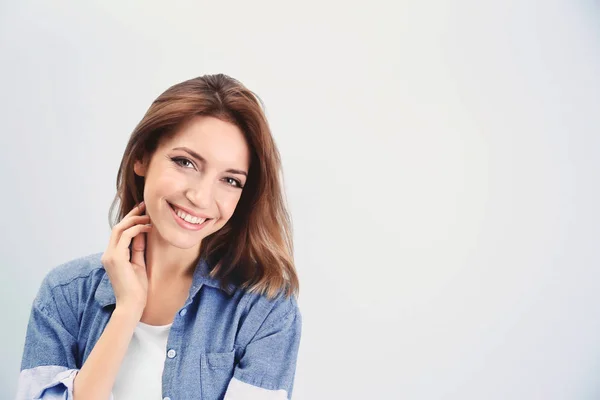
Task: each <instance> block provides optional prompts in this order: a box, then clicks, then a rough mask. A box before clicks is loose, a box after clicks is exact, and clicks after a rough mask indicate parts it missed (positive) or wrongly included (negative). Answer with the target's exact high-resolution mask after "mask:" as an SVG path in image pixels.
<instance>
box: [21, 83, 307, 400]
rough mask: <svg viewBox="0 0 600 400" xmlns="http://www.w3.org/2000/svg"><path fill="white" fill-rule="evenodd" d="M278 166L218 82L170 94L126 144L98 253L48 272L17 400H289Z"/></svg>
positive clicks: (294, 336) (290, 281) (246, 107)
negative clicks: (108, 229) (110, 219)
mask: <svg viewBox="0 0 600 400" xmlns="http://www.w3.org/2000/svg"><path fill="white" fill-rule="evenodd" d="M282 195H283V193H282V184H281V181H280V158H279V153H278V150H277V148H276V146H275V143H274V141H273V138H272V136H271V132H270V129H269V126H268V123H267V120H266V118H265V115H264V112H263V110H262V108H261V105H260V103H259V100H258V97H257V96H256V95H255V94H254V93H253V92H251V91H250V90H248V89H247V88H245V87H244V86H243V85H242V84H241V83H240V82H238V81H236V80H234V79H232V78H230V77H228V76H226V75H222V74H219V75H206V76H202V77H200V78H196V79H191V80H188V81H185V82H182V83H180V84H177V85H175V86H173V87H171V88H169V89H168V90H167V91H166V92H164V93H163V94H162V95H160V96H159V97H158V98H157V99H156V100H155V101H154V102H153V103H152V105H151V106H150V108H149V110H148V111H147V113H146V115H145V116H144V118H143V119H142V120H141V122H140V123H139V124H138V126H137V127H136V128H135V130H134V132H133V133H132V135H131V138H130V139H129V143H128V144H127V148H126V149H125V153H124V155H123V159H122V161H121V166H120V168H119V171H118V178H117V195H116V197H115V201H114V202H113V206H112V207H111V215H112V211H114V207H115V206H117V205H118V206H119V207H118V214H117V215H118V217H117V221H115V222H118V223H116V224H115V225H114V226H113V228H112V233H111V236H110V239H109V243H108V247H107V249H106V251H104V252H103V253H98V254H93V255H89V256H86V257H81V258H78V259H75V260H72V261H70V262H67V263H65V264H63V265H61V266H58V267H56V268H54V269H53V270H52V271H50V272H49V273H48V275H47V276H46V277H45V279H44V281H43V283H42V285H41V288H40V290H39V293H38V295H37V297H36V298H35V300H34V302H33V306H32V311H31V317H30V320H29V325H28V328H27V337H26V340H25V348H24V354H23V361H22V365H21V373H20V377H19V384H18V393H17V398H18V399H38V398H39V399H75V400H81V399H102V400H106V399H110V398H113V399H115V400H130V399H144V400H147V399H161V398H162V399H163V400H189V399H202V400H210V399H223V398H224V399H231V400H244V399H257V400H258V399H264V400H270V399H273V400H275V399H278V400H279V399H288V398H290V397H291V395H292V388H293V383H294V374H295V369H296V358H297V354H298V348H299V345H300V334H301V325H302V322H301V321H302V320H301V314H300V311H299V309H298V305H297V302H296V299H297V295H298V288H299V285H298V277H297V275H296V272H295V268H294V262H293V257H292V252H293V248H292V241H291V227H290V219H289V215H288V213H287V211H286V208H285V202H284V199H283V196H282Z"/></svg>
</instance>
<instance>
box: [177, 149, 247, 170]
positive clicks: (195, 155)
mask: <svg viewBox="0 0 600 400" xmlns="http://www.w3.org/2000/svg"><path fill="white" fill-rule="evenodd" d="M173 150H183V151H185V152H186V153H188V154H189V155H190V156H192V157H194V158H195V159H197V160H198V161H200V162H202V163H206V159H205V158H204V157H202V156H201V155H200V154H198V153H196V152H195V151H194V150H192V149H190V148H188V147H174V148H173ZM225 172H230V173H232V174H238V175H244V176H245V177H248V174H247V173H246V172H245V171H241V170H239V169H233V168H229V169H228V170H227V171H225Z"/></svg>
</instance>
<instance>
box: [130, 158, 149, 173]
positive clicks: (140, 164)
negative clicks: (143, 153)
mask: <svg viewBox="0 0 600 400" xmlns="http://www.w3.org/2000/svg"><path fill="white" fill-rule="evenodd" d="M147 169H148V163H147V157H144V159H143V160H135V163H134V164H133V172H135V174H136V175H138V176H146V170H147Z"/></svg>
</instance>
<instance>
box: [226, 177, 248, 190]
mask: <svg viewBox="0 0 600 400" xmlns="http://www.w3.org/2000/svg"><path fill="white" fill-rule="evenodd" d="M225 180H227V181H228V183H229V184H230V185H231V186H233V187H237V188H240V189H243V188H244V187H243V186H242V183H241V182H240V181H238V180H237V179H234V178H225Z"/></svg>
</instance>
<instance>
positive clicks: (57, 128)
mask: <svg viewBox="0 0 600 400" xmlns="http://www.w3.org/2000/svg"><path fill="white" fill-rule="evenodd" d="M49 3H52V4H49ZM164 4H166V3H165V2H148V1H143V2H142V1H118V2H117V1H112V2H107V1H79V2H62V1H55V2H41V1H40V2H33V1H18V2H17V1H12V2H8V1H4V2H2V3H1V5H0V72H1V74H0V87H1V90H0V113H1V121H2V122H1V129H2V133H1V135H0V151H1V152H2V157H1V159H0V168H1V169H0V174H1V175H0V176H1V178H2V196H0V202H1V203H0V209H2V210H3V213H2V215H3V216H2V222H3V224H2V225H3V229H2V232H1V235H2V236H1V239H2V256H3V262H2V265H1V269H0V273H1V288H0V302H1V307H2V308H1V310H0V311H1V315H2V329H0V343H2V346H1V348H2V363H1V366H0V372H1V376H0V397H1V398H11V397H12V396H13V394H14V392H15V389H16V379H17V376H18V372H19V364H20V358H21V352H22V346H23V342H24V335H25V328H26V324H27V319H28V315H29V308H30V305H31V301H32V300H33V297H34V296H35V294H36V292H37V289H38V287H39V284H40V282H41V280H42V278H43V276H44V275H45V274H46V273H47V272H48V271H49V270H50V269H51V268H52V267H54V266H56V265H58V264H60V263H62V262H65V261H67V260H70V259H72V258H75V257H79V256H82V255H86V254H89V253H92V252H99V251H104V248H105V246H106V243H107V240H108V235H109V226H108V217H107V213H108V207H109V205H110V202H111V200H112V198H113V195H114V191H115V189H114V186H115V179H116V172H117V168H118V165H119V161H120V159H121V156H122V152H123V150H124V147H125V144H126V142H127V139H128V137H129V134H130V133H131V131H132V130H133V128H134V126H135V125H136V124H137V122H138V121H139V120H140V119H141V117H142V115H143V113H144V112H145V111H146V109H147V108H148V106H149V105H150V103H151V101H152V100H153V99H154V98H155V97H156V96H158V95H159V94H160V93H161V92H162V91H164V90H165V89H166V88H167V87H169V86H170V85H172V84H174V83H177V82H179V81H182V80H185V79H188V78H192V77H196V76H199V75H203V74H205V73H216V72H224V73H227V74H229V75H231V76H233V77H235V78H238V79H240V80H241V81H242V82H244V83H245V84H246V85H247V86H248V87H249V88H251V89H252V90H254V91H256V92H257V93H258V94H259V95H260V96H261V97H262V99H263V100H264V101H265V103H266V107H267V115H268V118H269V119H270V122H271V124H272V128H273V132H274V135H275V138H276V141H277V143H278V145H279V147H280V150H281V153H282V157H283V162H284V168H285V178H286V180H285V183H286V190H287V195H288V199H289V203H290V209H291V212H292V215H293V221H294V228H295V244H296V261H297V267H298V271H299V274H300V278H301V285H302V286H301V295H300V307H301V310H302V312H303V317H304V328H303V338H302V343H301V349H300V355H299V360H298V368H297V375H296V386H295V391H294V394H295V395H294V398H295V399H301V400H305V399H310V400H312V399H524V400H525V399H544V400H550V399H569V400H571V399H597V398H600V301H599V298H600V271H599V269H598V266H599V261H600V255H599V253H598V250H599V247H600V246H599V245H598V242H599V238H600V228H599V226H600V213H599V212H598V204H599V201H600V191H599V189H598V182H599V178H600V173H599V168H600V162H599V161H598V160H599V157H598V150H599V149H600V135H599V131H600V129H599V126H600V112H599V111H600V78H599V73H600V25H599V24H600V13H599V7H600V6H599V4H598V2H597V1H591V0H589V1H523V0H520V1H506V0H502V1H500V0H498V1H476V0H472V1H467V0H460V1H454V2H446V1H440V0H438V1H416V0H415V1H403V2H392V1H388V2H386V1H381V0H375V1H369V2H365V3H364V4H354V3H353V4H350V3H348V2H341V1H337V2H321V1H302V2H293V3H291V2H278V1H271V2H257V1H248V2H237V3H235V4H232V3H228V2H217V1H214V2H197V1H194V2H191V1H190V2H168V6H166V5H164Z"/></svg>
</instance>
